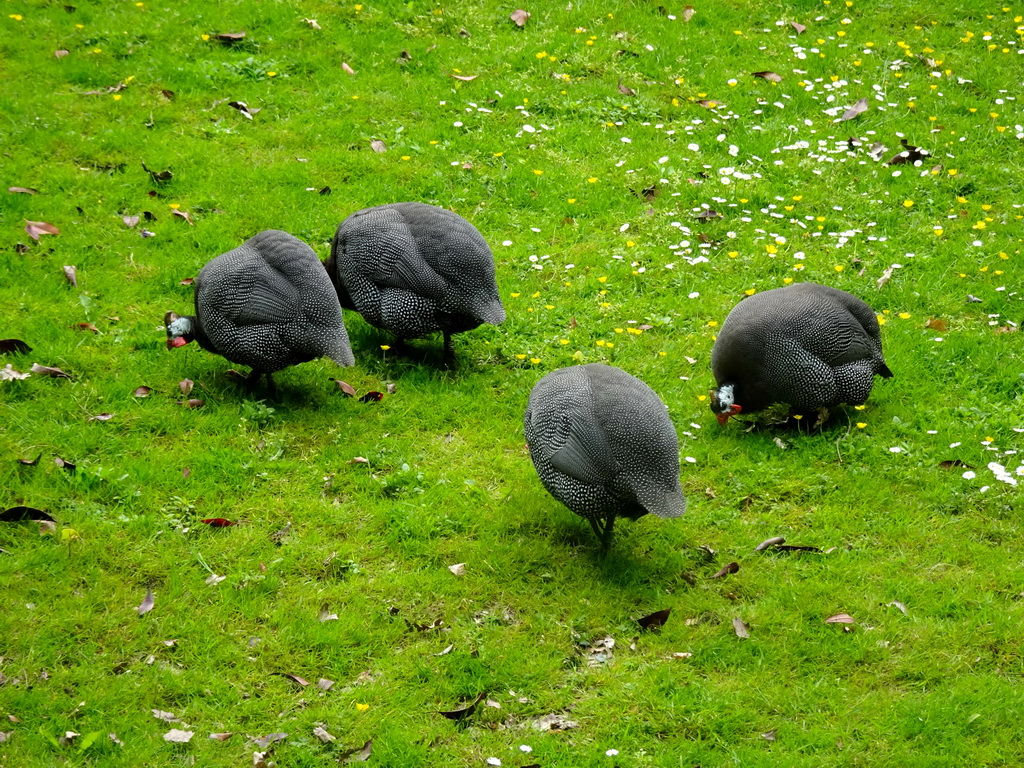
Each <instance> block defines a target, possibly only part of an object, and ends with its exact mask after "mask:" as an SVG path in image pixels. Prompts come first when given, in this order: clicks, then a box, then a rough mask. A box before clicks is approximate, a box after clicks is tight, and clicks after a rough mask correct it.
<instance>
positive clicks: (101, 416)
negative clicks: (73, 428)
mask: <svg viewBox="0 0 1024 768" xmlns="http://www.w3.org/2000/svg"><path fill="white" fill-rule="evenodd" d="M112 418H114V414H112V413H106V412H104V413H97V414H96V415H95V416H90V417H89V419H88V420H89V421H110V420H111V419H112Z"/></svg>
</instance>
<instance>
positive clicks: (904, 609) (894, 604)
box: [885, 600, 907, 616]
mask: <svg viewBox="0 0 1024 768" xmlns="http://www.w3.org/2000/svg"><path fill="white" fill-rule="evenodd" d="M885 607H886V608H896V609H898V610H899V612H900V613H902V614H903V615H904V616H906V615H907V606H906V605H905V604H904V603H901V602H900V601H899V600H893V601H892V602H891V603H886V604H885Z"/></svg>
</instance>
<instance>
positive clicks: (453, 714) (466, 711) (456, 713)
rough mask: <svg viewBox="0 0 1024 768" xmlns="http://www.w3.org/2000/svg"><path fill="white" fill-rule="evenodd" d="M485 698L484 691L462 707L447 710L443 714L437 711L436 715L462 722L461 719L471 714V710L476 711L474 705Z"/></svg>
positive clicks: (485, 693)
mask: <svg viewBox="0 0 1024 768" xmlns="http://www.w3.org/2000/svg"><path fill="white" fill-rule="evenodd" d="M486 698H487V692H486V691H485V692H483V693H481V694H480V695H479V696H477V697H476V698H475V699H474V700H473V701H472V702H470V703H469V704H467V705H466V706H464V707H459V708H458V709H449V710H446V711H443V712H442V711H439V712H438V714H439V715H443V716H444V717H447V718H448V719H449V720H462V719H463V718H465V717H468V716H469V715H471V714H473V710H475V709H476V705H477V704H479V703H480V702H481V701H483V700H484V699H486Z"/></svg>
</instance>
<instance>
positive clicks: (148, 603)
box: [137, 589, 191, 738]
mask: <svg viewBox="0 0 1024 768" xmlns="http://www.w3.org/2000/svg"><path fill="white" fill-rule="evenodd" d="M155 604H156V596H155V595H154V594H153V590H152V589H150V590H149V591H147V592H146V597H145V599H144V600H143V601H142V604H141V605H140V606H139V607H138V609H137V610H138V611H139V616H145V615H146V614H147V613H149V612H150V611H152V610H153V606H154V605H155ZM190 738H191V737H190Z"/></svg>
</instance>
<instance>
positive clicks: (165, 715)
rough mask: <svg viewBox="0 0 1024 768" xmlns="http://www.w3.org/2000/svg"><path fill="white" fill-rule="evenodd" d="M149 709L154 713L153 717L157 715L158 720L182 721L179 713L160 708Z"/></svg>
mask: <svg viewBox="0 0 1024 768" xmlns="http://www.w3.org/2000/svg"><path fill="white" fill-rule="evenodd" d="M149 711H150V712H152V713H153V717H155V718H156V719H157V720H163V721H164V722H165V723H180V722H181V720H179V719H178V717H177V715H175V714H174V713H173V712H164V711H163V710H160V709H151V710H149Z"/></svg>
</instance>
